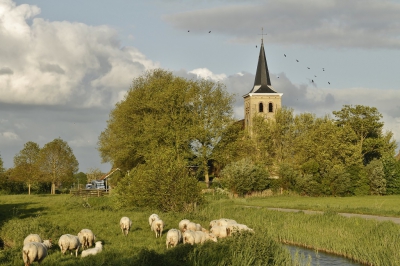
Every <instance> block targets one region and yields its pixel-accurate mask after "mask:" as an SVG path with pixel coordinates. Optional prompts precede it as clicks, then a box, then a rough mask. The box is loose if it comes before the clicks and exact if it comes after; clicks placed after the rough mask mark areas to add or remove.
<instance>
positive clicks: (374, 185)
mask: <svg viewBox="0 0 400 266" xmlns="http://www.w3.org/2000/svg"><path fill="white" fill-rule="evenodd" d="M365 170H366V173H367V176H368V179H369V187H370V194H371V195H384V194H386V179H385V173H384V171H383V165H382V162H381V161H379V160H376V159H374V160H372V161H371V162H370V163H369V164H367V165H366V166H365Z"/></svg>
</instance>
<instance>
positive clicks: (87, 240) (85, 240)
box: [78, 229, 96, 249]
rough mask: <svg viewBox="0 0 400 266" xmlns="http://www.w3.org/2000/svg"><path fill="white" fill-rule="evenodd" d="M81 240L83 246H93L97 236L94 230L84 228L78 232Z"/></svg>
mask: <svg viewBox="0 0 400 266" xmlns="http://www.w3.org/2000/svg"><path fill="white" fill-rule="evenodd" d="M78 238H79V242H80V243H81V244H82V248H83V249H85V248H88V247H91V246H92V245H93V244H94V241H95V240H96V236H95V235H94V234H93V232H92V230H90V229H82V230H81V231H80V232H79V233H78Z"/></svg>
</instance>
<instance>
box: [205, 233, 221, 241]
mask: <svg viewBox="0 0 400 266" xmlns="http://www.w3.org/2000/svg"><path fill="white" fill-rule="evenodd" d="M206 236H207V239H206V240H211V241H214V242H218V240H217V236H216V235H214V234H213V233H206Z"/></svg>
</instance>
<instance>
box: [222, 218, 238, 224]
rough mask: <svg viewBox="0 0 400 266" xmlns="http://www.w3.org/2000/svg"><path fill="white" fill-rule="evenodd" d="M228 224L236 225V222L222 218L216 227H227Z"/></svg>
mask: <svg viewBox="0 0 400 266" xmlns="http://www.w3.org/2000/svg"><path fill="white" fill-rule="evenodd" d="M230 224H237V222H236V221H235V220H232V219H226V218H222V219H219V220H218V223H217V225H219V226H228V225H230Z"/></svg>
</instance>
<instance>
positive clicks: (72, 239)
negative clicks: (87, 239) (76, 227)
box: [58, 234, 81, 257]
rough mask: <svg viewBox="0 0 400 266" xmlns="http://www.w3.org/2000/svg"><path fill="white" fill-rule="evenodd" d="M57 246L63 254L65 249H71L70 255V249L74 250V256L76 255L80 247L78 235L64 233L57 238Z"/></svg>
mask: <svg viewBox="0 0 400 266" xmlns="http://www.w3.org/2000/svg"><path fill="white" fill-rule="evenodd" d="M58 246H59V247H60V249H61V253H62V254H65V252H66V251H67V250H71V255H72V251H73V250H75V257H78V250H79V248H80V247H81V242H80V241H79V237H78V236H74V235H70V234H66V235H62V236H61V237H60V239H59V240H58Z"/></svg>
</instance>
